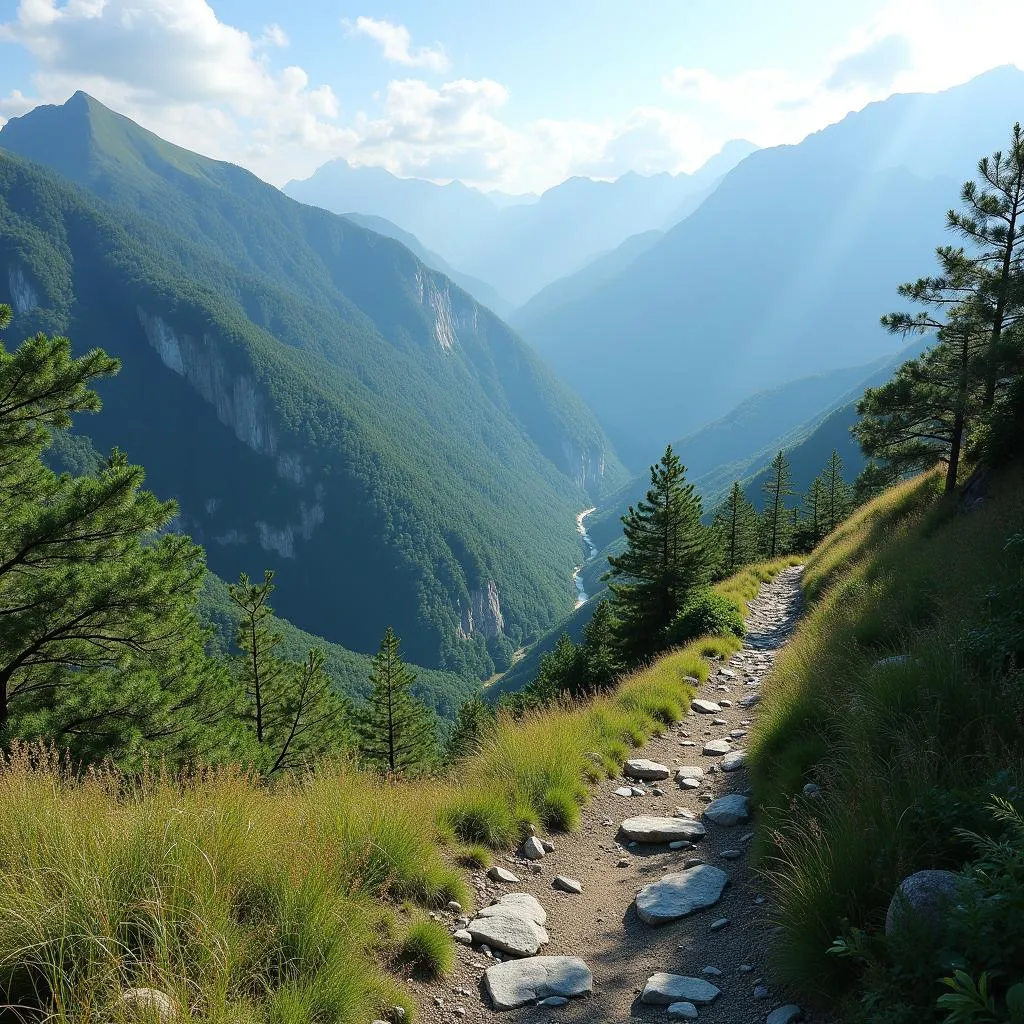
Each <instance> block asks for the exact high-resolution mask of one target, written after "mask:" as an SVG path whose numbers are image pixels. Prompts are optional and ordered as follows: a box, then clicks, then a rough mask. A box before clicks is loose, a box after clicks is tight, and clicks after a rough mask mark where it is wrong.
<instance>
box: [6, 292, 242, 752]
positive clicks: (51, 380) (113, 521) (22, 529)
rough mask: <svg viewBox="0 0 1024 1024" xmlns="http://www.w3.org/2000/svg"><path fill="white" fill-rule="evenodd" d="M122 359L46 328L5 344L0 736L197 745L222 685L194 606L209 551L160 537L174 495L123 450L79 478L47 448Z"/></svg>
mask: <svg viewBox="0 0 1024 1024" xmlns="http://www.w3.org/2000/svg"><path fill="white" fill-rule="evenodd" d="M9 322H10V311H9V308H6V307H5V308H2V309H0V324H7V323H9ZM118 365H119V364H118V362H117V360H115V359H111V358H110V357H109V356H107V355H106V354H105V353H104V352H102V351H100V350H99V349H94V350H92V351H90V352H88V353H86V354H85V355H83V356H81V357H80V358H73V357H72V356H71V345H70V342H69V341H68V340H67V339H66V338H60V337H54V338H49V337H46V336H45V335H42V334H38V335H36V336H35V337H32V338H29V339H28V340H27V341H25V342H24V343H23V344H22V345H20V346H19V347H18V348H17V349H16V350H15V351H13V352H8V351H7V350H6V349H4V348H3V347H2V346H0V736H2V737H3V738H4V739H6V738H9V737H12V736H16V735H21V736H27V737H36V736H40V735H42V736H46V737H47V738H48V739H52V740H55V741H56V742H57V743H59V744H60V745H61V746H66V747H70V749H71V750H72V753H73V754H74V755H75V756H78V757H85V758H90V759H92V758H97V757H100V756H103V755H108V754H109V755H113V756H116V757H118V758H120V759H122V760H132V759H134V758H136V757H138V756H141V754H142V753H143V752H151V753H163V754H167V755H169V756H171V757H188V756H193V755H194V754H195V753H196V752H197V747H196V746H195V743H194V741H195V740H196V731H197V728H198V723H200V722H203V721H206V720H207V719H208V718H209V717H210V711H209V708H207V707H206V705H205V704H204V703H203V702H204V701H205V699H206V697H207V696H209V695H210V691H211V689H215V688H216V687H217V686H219V685H221V684H222V683H223V676H222V674H220V673H218V672H217V671H216V670H215V668H214V667H213V666H212V665H211V664H210V662H209V659H207V658H206V655H205V652H204V649H203V648H204V640H205V633H204V631H203V630H202V628H201V627H200V624H199V621H198V618H197V616H196V599H197V592H198V588H199V586H200V584H201V581H202V578H203V574H204V572H205V569H204V565H203V557H202V551H201V550H200V549H199V548H197V547H196V546H195V545H194V544H192V543H191V542H190V541H189V540H188V539H187V538H185V537H181V536H178V535H175V534H163V535H161V531H162V530H163V529H164V528H165V527H166V526H167V524H168V523H169V521H170V520H171V518H172V517H173V516H174V515H175V513H176V509H175V506H174V504H173V502H161V501H159V500H157V498H155V497H154V496H153V495H152V494H150V493H148V492H146V491H143V490H142V489H141V486H142V483H143V472H142V470H141V469H140V468H139V467H138V466H131V465H129V464H128V461H127V459H125V457H124V456H123V455H122V454H120V453H119V452H117V451H115V452H114V453H113V454H112V455H111V456H110V458H109V459H107V460H106V462H105V463H104V464H103V466H102V467H101V468H100V470H99V472H98V473H96V474H95V475H92V476H84V477H72V476H70V475H67V474H64V475H62V476H57V475H56V474H55V473H53V472H51V471H50V470H49V469H48V468H47V467H46V466H45V465H44V463H43V460H42V455H43V452H44V450H45V448H46V446H47V445H48V444H49V443H50V439H51V436H52V431H53V430H55V429H57V430H62V429H66V428H67V427H69V426H70V425H71V416H72V415H73V414H74V413H78V412H88V411H96V410H98V409H99V406H100V403H99V399H98V397H97V395H96V393H95V392H94V391H93V390H92V388H91V385H92V384H93V383H94V382H95V381H96V380H98V379H100V378H102V377H107V376H110V375H111V374H113V373H116V371H117V369H118ZM214 717H215V715H214Z"/></svg>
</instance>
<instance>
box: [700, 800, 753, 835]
mask: <svg viewBox="0 0 1024 1024" xmlns="http://www.w3.org/2000/svg"><path fill="white" fill-rule="evenodd" d="M704 817H705V818H707V819H708V821H713V822H714V823H715V824H716V825H722V826H723V827H725V828H729V827H731V826H733V825H740V824H742V823H743V822H746V821H749V820H750V800H749V799H747V797H745V796H744V795H743V794H742V793H729V794H728V796H720V797H719V798H718V799H717V800H712V801H711V803H709V804H708V805H707V807H705V808H704Z"/></svg>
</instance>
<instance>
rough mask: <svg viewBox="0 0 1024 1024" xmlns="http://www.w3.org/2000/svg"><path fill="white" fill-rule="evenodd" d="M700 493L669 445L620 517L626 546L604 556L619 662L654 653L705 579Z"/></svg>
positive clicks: (707, 550) (708, 566)
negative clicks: (647, 484)
mask: <svg viewBox="0 0 1024 1024" xmlns="http://www.w3.org/2000/svg"><path fill="white" fill-rule="evenodd" d="M701 514H702V510H701V503H700V498H699V497H698V496H697V494H696V493H695V492H694V488H693V485H692V484H688V483H687V482H686V469H685V467H684V466H683V465H682V463H681V462H680V461H679V459H678V457H677V456H676V455H675V453H674V452H673V451H672V446H671V445H669V446H668V447H667V448H666V449H665V454H664V456H663V457H662V459H661V462H660V463H659V464H658V465H657V466H652V467H651V488H650V490H649V491H648V492H647V495H646V500H645V501H641V502H638V503H637V506H636V507H635V508H634V507H633V506H632V505H631V506H630V507H629V511H628V512H627V514H626V515H625V516H623V517H622V523H623V533H624V535H625V540H626V550H625V551H624V552H623V553H622V554H621V555H617V556H613V557H610V558H609V559H608V564H609V566H610V567H611V568H610V570H609V572H608V573H607V574H606V577H605V578H606V579H610V580H611V584H610V589H611V592H612V604H613V611H614V614H615V617H616V619H617V620H618V623H619V625H618V641H619V652H620V657H621V658H622V662H623V665H624V667H629V666H631V665H634V664H637V663H638V662H639V661H641V660H643V659H644V658H646V657H649V656H650V655H652V654H654V653H656V652H657V651H658V650H660V649H661V647H662V645H663V643H664V632H665V629H666V627H667V626H668V625H669V624H670V623H671V622H672V620H673V619H674V618H675V616H676V613H677V612H678V611H679V609H680V608H681V607H682V606H683V604H684V603H685V601H686V599H687V597H689V595H690V594H691V593H692V592H693V591H694V590H695V589H697V588H698V587H700V586H702V585H703V584H704V583H706V582H707V581H708V579H709V578H710V576H711V571H712V568H713V563H714V553H713V551H712V546H711V538H710V536H709V531H708V530H707V528H706V527H705V526H704V525H703V524H702V523H701Z"/></svg>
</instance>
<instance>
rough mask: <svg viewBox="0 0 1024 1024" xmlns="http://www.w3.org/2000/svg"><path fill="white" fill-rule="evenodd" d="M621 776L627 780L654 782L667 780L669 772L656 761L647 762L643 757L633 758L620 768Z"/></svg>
mask: <svg viewBox="0 0 1024 1024" xmlns="http://www.w3.org/2000/svg"><path fill="white" fill-rule="evenodd" d="M622 774H623V775H625V776H626V778H627V779H640V780H641V781H643V782H656V781H658V779H667V778H668V777H669V770H668V768H666V767H665V765H663V764H658V762H657V761H648V760H647V759H646V758H644V757H634V758H631V759H630V760H629V761H627V762H626V763H625V764H624V765H623V766H622Z"/></svg>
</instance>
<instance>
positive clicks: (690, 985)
mask: <svg viewBox="0 0 1024 1024" xmlns="http://www.w3.org/2000/svg"><path fill="white" fill-rule="evenodd" d="M721 994H722V990H721V989H720V988H718V987H717V986H715V985H712V984H711V982H710V981H705V980H704V979H703V978H688V977H686V976H685V975H682V974H665V973H664V972H661V973H658V974H652V975H651V976H650V977H649V978H648V979H647V984H646V985H644V990H643V992H642V993H641V994H640V1002H641V1003H646V1004H647V1005H648V1006H671V1005H672V1004H673V1003H678V1002H687V1003H693V1004H695V1005H696V1006H706V1005H707V1004H708V1003H713V1002H714V1001H715V1000H716V999H717V998H718V997H719V996H720V995H721Z"/></svg>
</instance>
